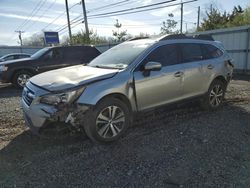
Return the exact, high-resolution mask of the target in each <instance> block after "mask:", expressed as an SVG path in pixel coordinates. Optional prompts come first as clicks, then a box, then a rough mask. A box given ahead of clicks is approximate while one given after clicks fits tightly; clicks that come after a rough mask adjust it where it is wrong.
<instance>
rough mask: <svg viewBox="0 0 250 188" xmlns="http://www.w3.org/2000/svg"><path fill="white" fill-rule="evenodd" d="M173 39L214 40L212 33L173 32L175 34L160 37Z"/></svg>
mask: <svg viewBox="0 0 250 188" xmlns="http://www.w3.org/2000/svg"><path fill="white" fill-rule="evenodd" d="M171 39H199V40H211V41H214V39H213V37H212V36H211V35H202V34H199V35H188V36H187V35H185V34H173V35H167V36H164V37H162V38H161V39H160V41H163V40H171Z"/></svg>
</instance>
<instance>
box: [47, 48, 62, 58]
mask: <svg viewBox="0 0 250 188" xmlns="http://www.w3.org/2000/svg"><path fill="white" fill-rule="evenodd" d="M59 58H61V52H60V51H59V50H58V49H52V50H50V51H49V52H48V53H47V54H46V55H45V59H47V60H50V59H59Z"/></svg>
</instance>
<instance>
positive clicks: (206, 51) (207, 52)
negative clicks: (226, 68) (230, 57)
mask: <svg viewBox="0 0 250 188" xmlns="http://www.w3.org/2000/svg"><path fill="white" fill-rule="evenodd" d="M201 48H202V52H203V59H213V58H217V57H220V56H222V55H223V52H222V51H221V50H220V49H218V48H217V47H215V46H214V45H211V44H201Z"/></svg>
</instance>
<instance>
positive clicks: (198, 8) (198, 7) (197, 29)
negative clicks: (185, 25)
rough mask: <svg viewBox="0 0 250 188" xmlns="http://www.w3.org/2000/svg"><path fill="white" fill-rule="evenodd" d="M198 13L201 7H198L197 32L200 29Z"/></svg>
mask: <svg viewBox="0 0 250 188" xmlns="http://www.w3.org/2000/svg"><path fill="white" fill-rule="evenodd" d="M200 12H201V7H200V6H198V17H197V31H198V29H199V27H200Z"/></svg>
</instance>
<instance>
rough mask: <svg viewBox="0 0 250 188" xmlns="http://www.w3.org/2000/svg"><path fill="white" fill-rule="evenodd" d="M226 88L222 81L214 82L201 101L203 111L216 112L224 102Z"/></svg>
mask: <svg viewBox="0 0 250 188" xmlns="http://www.w3.org/2000/svg"><path fill="white" fill-rule="evenodd" d="M226 88H227V86H226V84H225V83H224V82H223V81H221V80H214V81H213V82H212V83H211V85H210V87H209V89H208V92H207V93H206V95H205V96H204V98H203V99H202V101H201V107H202V108H203V109H204V110H216V109H218V108H220V107H221V105H222V103H223V100H224V96H225V92H226ZM215 93H216V94H215Z"/></svg>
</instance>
